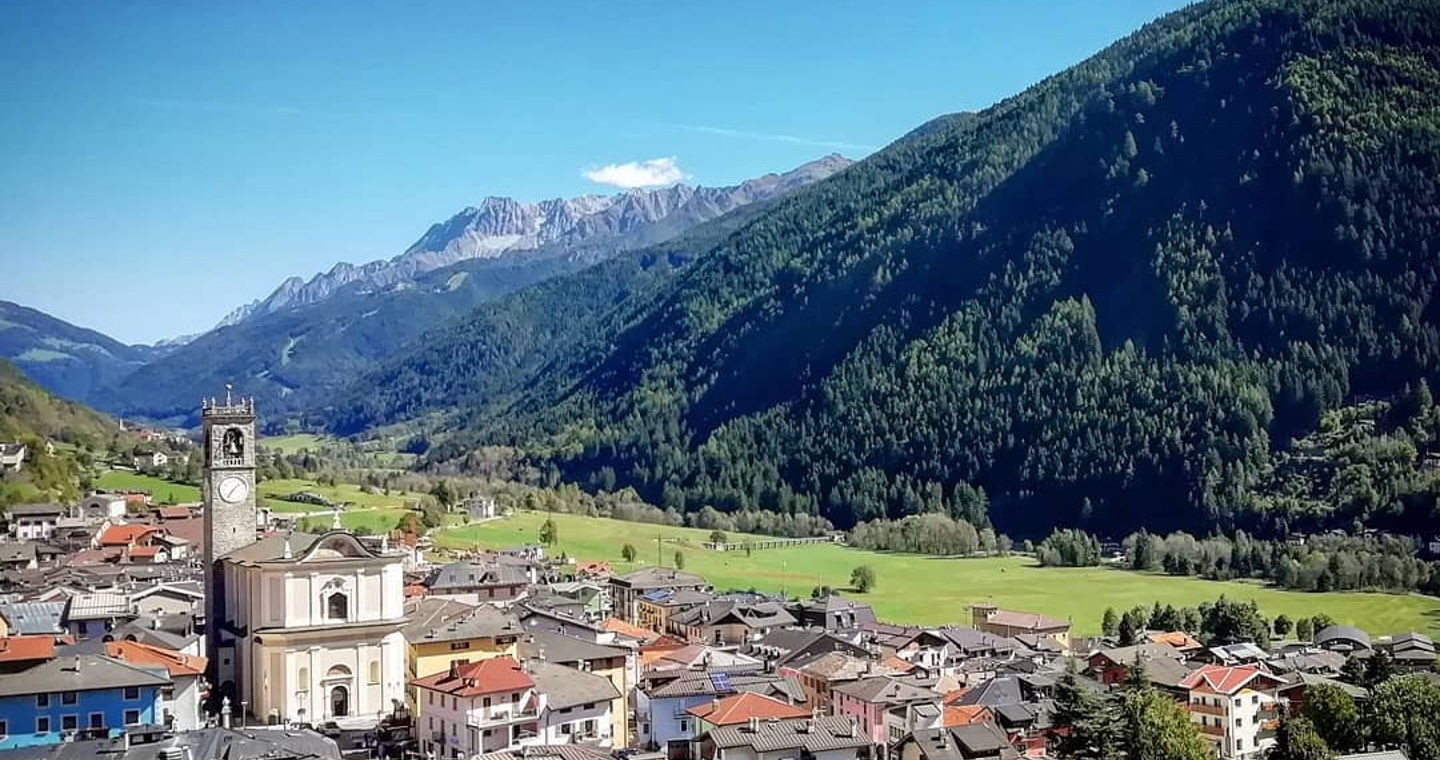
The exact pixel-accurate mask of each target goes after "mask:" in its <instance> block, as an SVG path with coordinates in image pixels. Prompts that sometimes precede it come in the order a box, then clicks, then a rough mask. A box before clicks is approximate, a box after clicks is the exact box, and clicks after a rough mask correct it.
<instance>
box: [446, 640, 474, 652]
mask: <svg viewBox="0 0 1440 760" xmlns="http://www.w3.org/2000/svg"><path fill="white" fill-rule="evenodd" d="M469 648H470V642H468V641H452V642H450V651H452V652H454V651H456V650H458V649H469Z"/></svg>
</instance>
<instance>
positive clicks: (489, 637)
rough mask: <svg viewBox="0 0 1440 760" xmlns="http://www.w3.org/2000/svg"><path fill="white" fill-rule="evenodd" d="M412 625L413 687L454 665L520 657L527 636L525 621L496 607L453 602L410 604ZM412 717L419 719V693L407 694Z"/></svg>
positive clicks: (408, 628)
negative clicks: (519, 649)
mask: <svg viewBox="0 0 1440 760" xmlns="http://www.w3.org/2000/svg"><path fill="white" fill-rule="evenodd" d="M405 616H406V618H407V619H408V620H409V622H408V623H406V625H405V627H404V628H401V629H400V633H401V634H402V635H403V636H404V637H405V644H406V672H407V673H408V674H409V679H408V680H409V682H411V683H413V682H414V681H415V679H417V678H424V677H426V676H431V675H435V674H437V673H443V672H446V671H449V670H450V668H451V665H452V664H455V663H459V664H461V665H465V664H469V663H472V662H479V661H480V660H486V659H490V658H493V657H511V658H513V657H515V655H516V643H517V642H518V641H519V640H520V636H521V634H522V633H523V631H522V630H521V628H520V621H519V620H517V619H516V618H515V616H514V615H513V614H511V613H509V612H506V611H504V610H501V609H499V608H498V607H495V606H493V605H488V604H482V605H470V604H465V603H464V602H457V601H454V600H452V599H442V598H437V597H421V598H419V599H412V600H408V601H406V602H405ZM406 697H407V700H408V702H409V704H410V707H411V712H412V713H414V714H415V715H420V714H422V713H423V712H424V706H423V705H422V704H420V703H418V702H417V701H416V700H417V697H418V693H417V692H416V690H415V688H414V687H413V686H412V687H408V688H407V689H406Z"/></svg>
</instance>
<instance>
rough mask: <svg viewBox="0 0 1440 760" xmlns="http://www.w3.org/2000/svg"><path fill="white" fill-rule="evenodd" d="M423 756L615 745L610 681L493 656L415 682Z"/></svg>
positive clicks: (613, 692) (615, 694)
mask: <svg viewBox="0 0 1440 760" xmlns="http://www.w3.org/2000/svg"><path fill="white" fill-rule="evenodd" d="M414 684H415V686H416V688H417V689H418V690H419V693H420V695H421V697H420V703H421V704H422V705H423V707H424V717H423V719H422V720H421V722H420V724H419V728H420V733H419V735H420V746H421V749H422V752H424V753H425V754H429V755H432V756H438V757H470V756H471V755H474V754H477V753H485V752H500V751H504V750H510V749H516V748H519V747H523V746H529V745H543V744H557V743H564V742H581V741H584V742H589V743H593V744H597V745H599V746H607V747H608V746H613V737H612V735H611V727H612V726H613V725H614V719H613V717H612V715H611V710H612V708H613V706H614V701H615V699H616V698H618V697H619V696H620V695H619V692H617V691H616V689H615V687H614V686H613V685H612V684H611V683H610V681H609V679H607V678H605V677H603V676H599V675H596V674H593V673H584V672H581V671H578V670H575V669H574V668H568V667H565V666H563V665H556V664H554V663H546V662H536V661H527V662H526V664H525V665H523V666H522V665H521V664H520V663H519V662H517V661H516V660H515V659H514V658H510V657H495V658H491V659H488V660H482V661H480V662H477V663H471V664H468V665H460V664H456V665H454V666H452V667H451V669H450V670H449V671H447V672H445V673H438V674H436V675H433V676H427V677H424V678H420V679H416V681H415V682H414Z"/></svg>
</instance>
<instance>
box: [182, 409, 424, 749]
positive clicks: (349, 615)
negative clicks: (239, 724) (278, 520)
mask: <svg viewBox="0 0 1440 760" xmlns="http://www.w3.org/2000/svg"><path fill="white" fill-rule="evenodd" d="M201 422H202V429H203V433H204V439H205V444H204V445H205V475H204V485H203V498H204V508H205V528H206V530H205V547H204V557H205V561H206V567H207V568H208V569H209V573H208V574H207V576H206V579H207V583H206V593H207V606H208V610H207V620H208V627H209V632H208V635H207V637H206V638H207V644H208V647H209V652H208V653H209V654H210V663H211V668H212V670H211V673H210V674H209V680H210V682H211V683H212V684H214V685H215V686H216V687H217V688H218V694H219V695H222V696H224V697H228V698H229V699H230V704H231V705H232V709H244V710H245V711H247V712H248V713H249V714H250V715H251V716H253V717H254V718H256V719H258V720H261V721H269V722H278V721H304V722H319V721H325V720H334V719H346V718H357V719H359V718H364V719H376V718H379V717H381V716H383V715H384V714H386V713H388V712H390V711H391V710H392V709H394V708H395V707H396V706H399V705H403V704H404V701H405V681H406V665H405V639H404V637H403V635H402V634H401V633H400V629H401V627H402V626H403V625H404V624H405V617H404V615H405V610H404V575H403V563H404V555H403V553H401V552H398V551H394V552H392V551H389V550H387V549H381V550H376V549H373V548H371V547H368V546H366V545H365V544H364V543H362V542H361V541H360V540H359V539H358V538H356V537H355V536H354V535H353V534H351V533H349V532H346V531H342V530H335V531H330V532H328V533H324V534H320V535H313V534H301V533H291V532H281V533H276V534H273V535H268V536H264V537H261V536H260V535H259V526H257V524H256V515H257V510H256V504H255V486H256V480H255V453H256V452H255V408H254V403H253V401H250V400H246V399H241V400H240V401H238V402H236V401H233V400H232V399H230V398H226V399H225V401H224V402H223V403H221V402H218V401H215V400H210V401H207V402H206V403H205V404H204V405H202V409H201Z"/></svg>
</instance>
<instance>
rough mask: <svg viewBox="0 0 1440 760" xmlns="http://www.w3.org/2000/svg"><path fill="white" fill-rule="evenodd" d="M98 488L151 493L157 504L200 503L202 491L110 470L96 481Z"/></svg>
mask: <svg viewBox="0 0 1440 760" xmlns="http://www.w3.org/2000/svg"><path fill="white" fill-rule="evenodd" d="M95 487H96V488H106V489H112V490H125V491H149V492H150V497H151V498H152V499H154V500H155V501H157V502H181V503H188V502H195V501H200V489H199V488H197V487H195V486H187V485H184V484H182V483H171V482H170V481H168V480H165V479H163V478H155V477H151V476H149V475H141V474H140V473H138V472H126V471H124V470H110V471H108V472H106V473H104V474H103V475H101V476H100V477H98V478H96V479H95Z"/></svg>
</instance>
